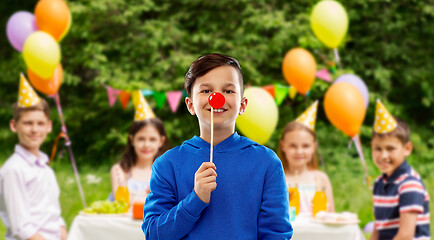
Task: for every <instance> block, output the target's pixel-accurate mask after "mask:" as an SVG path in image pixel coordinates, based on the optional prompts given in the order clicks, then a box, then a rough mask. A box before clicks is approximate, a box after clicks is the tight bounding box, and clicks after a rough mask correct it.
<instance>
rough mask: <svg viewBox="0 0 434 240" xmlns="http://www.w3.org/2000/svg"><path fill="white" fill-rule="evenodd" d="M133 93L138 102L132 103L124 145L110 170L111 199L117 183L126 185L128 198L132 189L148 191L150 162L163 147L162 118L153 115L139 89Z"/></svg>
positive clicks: (131, 199)
mask: <svg viewBox="0 0 434 240" xmlns="http://www.w3.org/2000/svg"><path fill="white" fill-rule="evenodd" d="M135 94H136V95H135V96H137V97H138V102H137V104H135V107H136V114H135V118H134V122H133V124H132V125H131V127H130V131H129V134H128V142H127V147H126V149H125V152H124V154H123V156H122V159H121V160H120V161H119V163H116V164H115V165H114V166H113V167H112V169H111V172H110V173H111V182H112V194H111V195H110V197H109V199H110V200H114V195H115V193H116V190H117V188H118V187H119V186H121V185H126V186H127V187H128V190H129V193H130V196H131V197H130V201H133V200H134V199H133V197H134V196H133V195H134V194H135V193H142V194H143V193H147V192H149V181H150V179H151V169H152V163H153V162H154V160H155V158H156V157H158V156H160V155H161V154H162V153H163V151H164V149H165V147H166V140H167V135H166V130H165V129H164V125H163V122H162V121H161V120H160V119H158V118H156V117H155V115H154V113H153V112H152V110H151V108H150V107H149V106H148V104H147V102H146V101H145V99H144V98H143V96H142V95H141V93H139V92H136V93H135ZM139 195H140V194H139Z"/></svg>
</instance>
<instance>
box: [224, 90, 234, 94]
mask: <svg viewBox="0 0 434 240" xmlns="http://www.w3.org/2000/svg"><path fill="white" fill-rule="evenodd" d="M224 93H228V94H231V93H235V91H233V90H225V91H224Z"/></svg>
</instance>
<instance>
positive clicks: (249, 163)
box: [142, 54, 292, 240]
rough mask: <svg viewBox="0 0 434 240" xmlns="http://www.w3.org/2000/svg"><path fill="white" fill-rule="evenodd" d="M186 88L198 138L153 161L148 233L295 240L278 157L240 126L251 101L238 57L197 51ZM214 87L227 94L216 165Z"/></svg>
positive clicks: (218, 114) (218, 120)
mask: <svg viewBox="0 0 434 240" xmlns="http://www.w3.org/2000/svg"><path fill="white" fill-rule="evenodd" d="M184 87H185V90H186V91H187V93H188V95H189V97H187V98H186V99H185V103H186V105H187V108H188V111H189V112H190V113H191V114H192V115H196V116H197V118H198V120H199V127H200V136H199V137H198V136H194V137H193V138H191V139H190V140H187V141H185V142H184V143H183V144H182V145H181V146H178V147H175V148H174V149H172V150H170V151H168V152H166V153H165V154H164V155H163V156H161V157H159V158H158V159H157V160H156V161H155V163H154V165H153V167H152V177H151V183H150V185H151V186H150V187H151V192H150V193H149V195H148V197H147V199H146V204H145V207H144V217H143V224H142V230H143V231H144V233H145V236H146V239H147V240H152V239H170V240H176V239H207V240H208V239H290V238H291V236H292V227H291V224H290V223H289V211H288V191H287V188H286V183H285V178H284V173H283V168H282V165H281V162H280V160H279V158H278V157H277V156H276V154H275V153H274V152H273V151H272V150H270V149H268V148H266V147H264V146H261V145H259V144H257V143H255V142H253V141H251V140H249V139H247V138H245V137H242V136H240V135H238V134H237V133H236V132H235V120H236V118H237V116H238V115H241V114H243V113H244V111H245V110H246V107H247V99H246V98H243V97H242V96H243V75H242V72H241V68H240V65H239V63H238V61H237V60H236V59H234V58H232V57H228V56H225V55H222V54H209V55H205V56H202V57H199V58H198V59H197V60H196V61H194V62H193V63H192V65H191V66H190V69H189V70H188V72H187V74H186V76H185V84H184ZM213 92H219V93H222V94H223V95H224V97H225V100H226V102H225V104H224V105H223V107H221V108H220V109H214V112H213V114H214V144H215V146H214V157H213V158H214V160H213V163H211V162H209V156H210V142H211V140H210V139H211V134H210V131H211V116H210V115H211V107H210V105H209V103H208V97H209V95H210V94H211V93H213ZM217 172H218V174H217Z"/></svg>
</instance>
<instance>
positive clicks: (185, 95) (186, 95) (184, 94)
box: [182, 89, 188, 98]
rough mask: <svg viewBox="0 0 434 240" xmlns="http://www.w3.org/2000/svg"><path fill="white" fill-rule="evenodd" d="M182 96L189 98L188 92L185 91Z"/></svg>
mask: <svg viewBox="0 0 434 240" xmlns="http://www.w3.org/2000/svg"><path fill="white" fill-rule="evenodd" d="M182 96H183V97H185V98H186V97H188V93H187V91H185V89H184V90H182Z"/></svg>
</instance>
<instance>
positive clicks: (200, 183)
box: [194, 162, 217, 203]
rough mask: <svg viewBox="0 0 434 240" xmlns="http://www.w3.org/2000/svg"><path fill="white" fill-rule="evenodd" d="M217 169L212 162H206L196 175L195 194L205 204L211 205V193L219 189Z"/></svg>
mask: <svg viewBox="0 0 434 240" xmlns="http://www.w3.org/2000/svg"><path fill="white" fill-rule="evenodd" d="M215 170H216V167H215V165H214V163H212V162H204V163H202V165H200V167H199V169H198V170H197V171H196V173H195V174H194V192H195V193H196V195H197V196H198V197H199V198H200V200H202V202H204V203H209V201H210V199H211V192H212V191H214V190H215V189H216V188H217V182H216V179H217V173H216V172H215Z"/></svg>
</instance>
